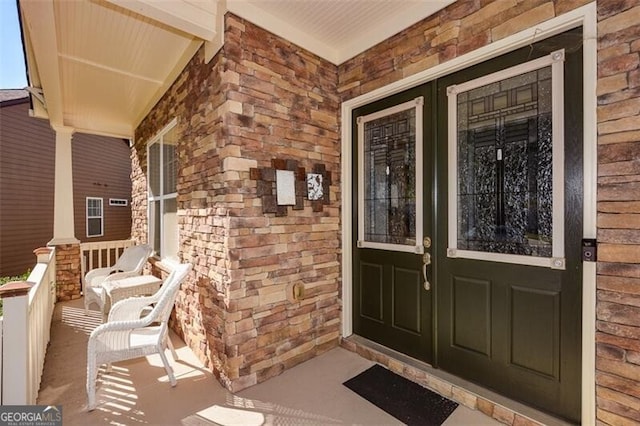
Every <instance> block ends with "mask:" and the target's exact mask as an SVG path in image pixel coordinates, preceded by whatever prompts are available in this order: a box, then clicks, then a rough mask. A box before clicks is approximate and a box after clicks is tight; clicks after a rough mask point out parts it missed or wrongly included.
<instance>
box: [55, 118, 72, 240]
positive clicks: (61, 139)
mask: <svg viewBox="0 0 640 426" xmlns="http://www.w3.org/2000/svg"><path fill="white" fill-rule="evenodd" d="M54 130H55V132H56V160H55V161H56V163H55V190H54V203H53V239H52V240H51V241H49V245H50V246H54V245H60V244H77V243H79V241H78V240H77V239H76V237H75V232H74V219H73V167H72V166H73V164H72V159H71V139H72V136H73V132H74V129H73V128H71V127H54Z"/></svg>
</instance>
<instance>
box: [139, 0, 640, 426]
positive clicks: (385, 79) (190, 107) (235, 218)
mask: <svg viewBox="0 0 640 426" xmlns="http://www.w3.org/2000/svg"><path fill="white" fill-rule="evenodd" d="M587 3H590V1H589V0H553V1H552V0H496V1H489V0H487V1H484V0H483V1H477V0H461V1H456V2H455V3H453V4H451V5H450V6H449V7H447V8H445V9H443V10H442V11H440V12H438V13H436V14H435V15H433V16H431V17H429V18H427V19H425V20H423V21H421V22H418V23H416V24H415V25H413V26H411V27H410V28H407V29H406V30H404V31H402V32H401V33H399V34H397V35H395V36H393V37H391V38H389V39H387V40H385V41H383V42H382V43H379V44H378V45H376V46H374V47H373V48H371V49H369V50H367V51H366V52H364V53H362V54H360V55H357V56H356V57H354V58H352V59H350V60H349V61H347V62H345V63H343V64H341V65H340V66H339V67H335V66H333V65H331V64H329V63H327V62H326V61H324V60H321V59H319V58H318V57H316V56H314V55H312V54H309V53H308V52H306V51H304V50H302V49H300V48H298V47H296V46H295V45H292V44H291V43H289V42H286V41H284V40H282V39H281V38H278V37H276V36H274V35H272V34H269V33H267V32H265V31H263V30H261V29H260V28H258V27H256V26H254V25H252V24H250V23H249V22H246V21H244V20H242V19H239V18H237V17H235V16H233V15H227V18H226V34H225V37H226V38H225V46H224V48H223V50H222V51H221V52H220V53H219V54H218V55H217V56H216V57H215V58H214V59H213V61H212V62H211V63H210V64H204V63H203V53H202V52H199V53H198V54H197V55H196V56H195V57H194V58H193V60H192V61H191V63H190V64H189V65H188V66H187V67H186V69H185V70H184V71H183V73H182V74H181V75H180V76H179V77H178V79H177V81H176V82H175V83H174V84H173V86H172V87H171V89H169V91H168V92H167V93H166V94H165V96H164V97H163V99H162V100H161V101H160V102H159V103H158V104H157V105H156V106H155V107H154V109H153V110H152V111H151V113H150V114H149V115H148V116H147V117H146V118H145V119H144V120H143V122H142V123H141V124H140V126H139V127H138V129H137V130H136V146H135V148H134V151H133V164H134V170H133V171H132V178H133V180H134V189H133V191H134V195H133V202H132V210H134V213H133V214H134V217H133V228H134V229H133V235H134V237H135V238H138V239H139V240H142V241H144V240H146V232H147V231H146V227H147V223H146V220H147V219H146V182H145V171H146V158H145V157H146V151H145V146H146V143H147V142H148V141H149V140H150V139H151V138H152V137H153V135H155V134H156V133H157V132H158V131H159V130H160V129H161V128H162V127H163V126H164V125H166V124H167V123H168V122H169V121H170V120H171V119H173V118H174V117H177V118H178V133H179V134H180V140H179V142H178V151H179V164H180V173H179V180H178V204H179V207H178V208H179V211H178V215H179V227H180V247H181V251H180V256H181V257H182V259H183V260H184V261H189V262H192V263H193V264H194V266H195V275H196V279H195V281H194V282H192V283H190V284H189V285H187V287H186V291H184V292H183V293H181V296H180V298H179V300H178V304H177V314H176V321H175V324H176V325H177V327H178V328H179V329H180V332H181V333H182V334H183V336H184V337H185V340H186V341H187V343H188V344H189V345H190V346H191V347H192V348H194V350H195V351H196V353H198V354H199V355H200V356H201V357H202V358H204V359H206V360H207V361H208V362H209V366H210V367H211V368H212V369H213V370H214V371H215V372H216V374H217V375H218V376H219V377H220V380H221V382H222V383H224V384H225V386H227V387H228V388H229V389H232V390H238V389H242V388H244V387H246V386H250V385H252V384H254V383H258V382H260V381H262V380H265V379H267V378H268V377H271V376H273V375H276V374H279V373H280V372H281V371H282V370H283V369H286V368H288V367H290V366H291V365H295V364H296V363H298V362H301V361H303V360H305V359H308V358H309V357H311V356H314V355H315V354H316V353H318V352H321V351H323V350H326V349H327V348H329V347H333V346H335V344H336V342H337V339H338V335H339V321H340V319H339V315H340V309H341V307H340V294H339V279H340V277H339V274H340V268H339V266H340V261H341V259H340V257H339V254H340V240H339V235H340V232H341V228H340V226H341V225H340V220H339V209H340V203H341V198H340V192H339V191H340V182H341V178H342V177H341V176H340V175H339V173H340V168H339V162H340V157H339V156H340V147H339V124H340V123H339V112H340V102H341V101H344V100H348V99H352V98H354V97H356V96H359V95H361V94H364V93H367V92H370V91H372V90H375V89H378V88H380V87H382V86H384V85H387V84H389V83H391V82H394V81H397V80H399V79H402V78H404V77H407V76H410V75H413V74H415V73H417V72H420V71H423V70H426V69H428V68H430V67H433V66H436V65H438V64H441V63H443V62H445V61H448V60H451V59H453V58H455V57H457V56H460V55H463V54H465V53H468V52H470V51H473V50H475V49H478V48H480V47H483V46H486V45H488V44H490V43H492V42H494V41H497V40H499V39H502V38H504V37H508V36H510V35H511V34H513V33H514V32H517V31H520V30H522V29H524V28H530V27H533V26H535V25H537V24H539V23H540V22H543V21H545V20H547V19H550V18H552V17H554V16H558V15H559V14H562V13H566V12H568V11H571V10H573V9H575V8H577V7H580V6H582V5H584V4H587ZM639 7H640V6H638V4H637V2H636V1H633V0H619V1H602V2H598V3H597V8H598V50H599V53H598V74H597V75H598V88H597V95H598V170H599V176H598V212H599V216H598V238H599V239H600V241H601V243H602V244H601V246H600V254H601V260H600V261H599V262H598V265H597V271H598V322H597V340H598V367H597V377H598V381H597V386H598V395H597V397H598V410H597V416H598V420H599V422H601V423H602V424H617V423H624V422H627V423H629V422H635V421H636V419H635V417H634V414H633V410H634V409H635V403H636V399H637V398H638V396H637V394H635V393H634V392H635V391H634V389H637V388H638V387H639V386H640V376H638V374H640V373H639V372H638V370H637V368H638V363H637V361H638V355H637V354H638V353H640V325H639V324H638V321H637V315H638V314H639V313H638V311H637V310H638V305H637V298H636V296H635V294H636V293H637V290H636V287H637V285H638V284H637V282H636V280H637V279H640V256H639V255H637V254H636V252H638V251H640V247H638V245H640V219H638V218H637V216H639V215H640V187H638V182H640V163H638V158H640V117H639V116H638V115H639V113H640V104H639V103H638V98H639V97H640V58H639V56H638V55H639V52H640V36H639V34H640V24H639V23H638V22H640V20H639V19H638V16H639V11H640V9H639ZM273 158H284V159H292V160H297V161H299V163H300V165H301V166H302V167H305V168H307V169H309V168H310V167H311V166H312V164H315V163H323V164H326V166H327V169H328V170H330V171H331V173H332V176H333V185H332V186H331V200H330V204H329V205H328V206H326V208H325V209H324V212H322V213H314V212H312V211H311V210H310V206H309V205H308V204H307V203H308V201H305V208H304V210H301V211H291V212H290V214H289V215H288V216H287V217H274V216H273V215H268V214H267V215H265V214H262V213H261V208H262V206H261V200H260V199H259V198H258V197H256V182H255V181H252V180H251V179H250V176H249V169H250V168H252V167H267V166H268V165H269V164H270V161H271V159H273ZM298 282H302V283H304V284H305V287H306V295H307V296H308V298H307V299H304V300H302V301H299V302H296V303H290V302H288V301H287V296H288V295H287V291H288V288H290V287H289V285H290V284H292V283H298ZM374 358H375V357H374ZM392 367H393V368H394V369H398V368H401V367H400V366H398V365H392ZM425 380H426V379H425ZM434 383H435V384H434V386H440V385H441V384H439V383H437V382H435V381H434ZM441 390H442V391H443V392H445V393H446V392H451V393H452V392H453V389H449V390H447V389H441ZM472 401H473V399H472V398H468V399H465V401H463V402H464V403H465V404H472V403H473V402H472ZM476 404H477V406H478V408H479V409H481V410H482V411H483V412H490V413H491V415H492V416H494V417H495V418H499V419H500V420H501V421H504V422H511V423H517V424H525V423H526V421H524V420H523V418H522V417H521V416H518V415H516V414H513V413H508V412H505V411H504V410H503V408H500V407H498V406H495V407H494V406H491V405H490V404H488V403H487V402H486V401H484V400H482V399H477V401H476Z"/></svg>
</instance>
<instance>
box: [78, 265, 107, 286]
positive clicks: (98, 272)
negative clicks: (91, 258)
mask: <svg viewBox="0 0 640 426" xmlns="http://www.w3.org/2000/svg"><path fill="white" fill-rule="evenodd" d="M113 271H114V269H113V268H112V267H108V268H96V269H92V270H90V271H89V272H87V275H85V276H84V281H85V283H86V284H87V285H91V280H93V279H94V278H97V277H104V276H107V275H109V274H110V273H111V272H113Z"/></svg>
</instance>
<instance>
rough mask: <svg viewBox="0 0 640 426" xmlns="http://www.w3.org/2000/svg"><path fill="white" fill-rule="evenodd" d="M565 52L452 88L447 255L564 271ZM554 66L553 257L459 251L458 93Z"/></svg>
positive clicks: (449, 130) (552, 88)
mask: <svg viewBox="0 0 640 426" xmlns="http://www.w3.org/2000/svg"><path fill="white" fill-rule="evenodd" d="M563 64H564V50H557V51H555V52H551V53H550V54H549V55H546V56H544V57H542V58H538V59H535V60H532V61H529V62H525V63H523V64H520V65H516V66H514V67H511V68H507V69H505V70H502V71H498V72H495V73H492V74H488V75H485V76H482V77H479V78H476V79H474V80H470V81H466V82H464V83H462V84H457V85H453V86H449V87H448V88H447V95H448V117H449V118H448V120H449V121H448V137H449V146H448V168H449V171H448V173H449V176H448V178H449V179H448V180H449V191H448V192H449V193H448V202H449V212H448V217H449V218H450V219H451V220H449V229H448V241H449V244H448V248H447V256H448V257H451V258H465V259H475V260H485V261H491V262H502V263H511V264H519V265H530V266H542V267H548V268H551V269H565V268H566V262H565V254H564V66H563ZM548 66H551V109H552V113H551V117H552V130H551V133H552V135H551V138H552V155H553V157H552V158H553V159H552V178H551V179H552V198H553V204H552V206H553V207H552V208H553V212H552V225H551V226H552V231H551V234H552V243H551V244H552V246H551V252H552V254H551V257H536V256H525V255H518V254H503V253H492V252H484V251H475V250H460V249H458V220H457V219H458V118H457V110H458V108H457V107H458V102H457V97H458V94H459V93H463V92H466V91H469V90H472V89H475V88H478V87H482V86H486V85H488V84H491V83H495V82H497V81H501V80H506V79H508V78H511V77H515V76H518V75H521V74H525V73H527V72H531V71H535V70H538V69H541V68H545V67H548Z"/></svg>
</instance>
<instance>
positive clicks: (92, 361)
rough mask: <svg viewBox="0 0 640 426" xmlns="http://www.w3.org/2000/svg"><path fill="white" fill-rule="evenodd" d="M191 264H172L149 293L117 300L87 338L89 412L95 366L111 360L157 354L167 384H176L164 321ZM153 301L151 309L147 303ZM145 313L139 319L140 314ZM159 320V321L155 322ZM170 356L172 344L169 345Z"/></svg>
mask: <svg viewBox="0 0 640 426" xmlns="http://www.w3.org/2000/svg"><path fill="white" fill-rule="evenodd" d="M190 270H191V264H188V263H185V264H180V265H178V266H176V267H175V268H174V270H173V272H171V274H170V275H169V276H168V277H167V279H166V280H165V282H164V284H163V285H162V287H161V288H160V290H158V291H157V292H156V293H155V294H154V295H153V296H148V297H131V298H129V299H125V300H121V301H119V302H117V303H116V304H115V305H113V307H112V308H111V311H110V312H109V319H108V321H107V322H106V323H104V324H102V325H100V326H98V327H97V328H96V329H95V330H93V332H92V333H91V336H90V337H89V344H88V347H87V399H88V409H89V411H91V410H93V409H95V408H96V380H97V378H98V367H99V366H100V365H102V364H108V367H107V370H109V369H110V366H111V363H112V362H117V361H124V360H128V359H133V358H139V357H143V356H147V355H151V354H154V353H157V354H159V355H160V359H161V360H162V363H163V364H164V368H165V370H166V371H167V375H168V376H169V381H170V382H171V386H175V385H176V384H177V382H176V378H175V376H174V374H173V369H172V368H171V366H170V365H169V362H168V360H167V357H166V355H165V353H164V352H165V349H166V348H167V341H168V327H167V323H168V321H169V317H170V316H171V310H172V309H173V305H174V303H175V300H176V296H177V295H178V290H179V289H180V284H181V283H182V281H183V280H184V279H185V277H186V276H187V274H188V273H189V271H190ZM154 303H155V306H154V307H153V309H151V311H150V312H149V311H148V307H149V305H152V304H154ZM145 312H148V313H147V314H146V315H144V316H143V317H142V318H141V315H142V314H144V313H145ZM158 323H159V324H158ZM170 348H171V349H172V352H173V356H174V359H175V358H176V355H175V352H174V351H173V347H171V346H170Z"/></svg>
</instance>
